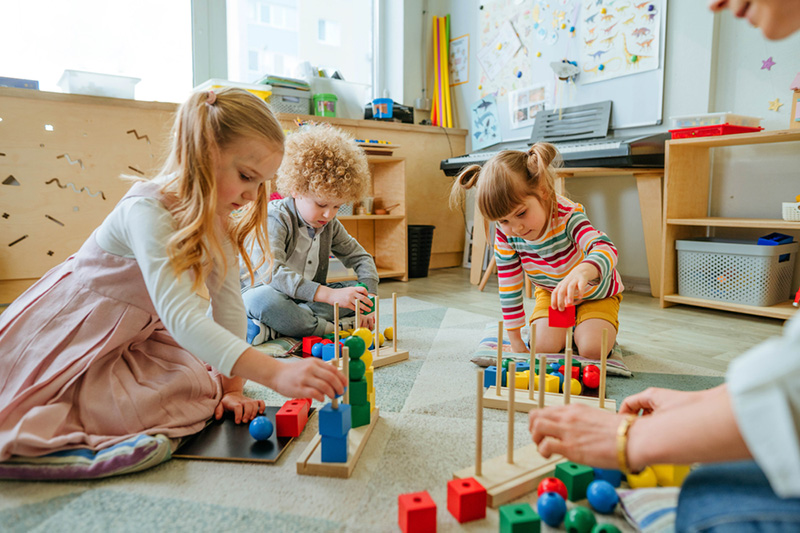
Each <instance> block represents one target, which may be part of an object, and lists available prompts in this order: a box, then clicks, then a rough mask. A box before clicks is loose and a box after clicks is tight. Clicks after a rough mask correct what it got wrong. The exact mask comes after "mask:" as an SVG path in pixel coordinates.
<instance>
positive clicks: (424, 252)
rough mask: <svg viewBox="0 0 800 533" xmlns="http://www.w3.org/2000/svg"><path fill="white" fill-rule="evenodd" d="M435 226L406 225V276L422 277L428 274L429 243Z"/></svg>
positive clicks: (431, 240)
mask: <svg viewBox="0 0 800 533" xmlns="http://www.w3.org/2000/svg"><path fill="white" fill-rule="evenodd" d="M434 229H436V226H428V225H410V226H408V277H409V278H424V277H427V276H428V266H429V265H430V262H431V245H432V244H433V230H434Z"/></svg>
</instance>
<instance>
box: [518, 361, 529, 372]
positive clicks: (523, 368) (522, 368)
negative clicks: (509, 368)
mask: <svg viewBox="0 0 800 533" xmlns="http://www.w3.org/2000/svg"><path fill="white" fill-rule="evenodd" d="M530 369H531V364H530V363H529V362H528V361H522V362H520V363H517V372H525V371H526V370H530Z"/></svg>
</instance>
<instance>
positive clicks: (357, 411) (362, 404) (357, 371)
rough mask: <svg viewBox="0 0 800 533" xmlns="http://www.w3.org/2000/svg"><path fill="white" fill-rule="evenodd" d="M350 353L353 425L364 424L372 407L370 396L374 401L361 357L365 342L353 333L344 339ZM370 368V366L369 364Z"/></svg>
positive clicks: (368, 419) (364, 349) (368, 420)
mask: <svg viewBox="0 0 800 533" xmlns="http://www.w3.org/2000/svg"><path fill="white" fill-rule="evenodd" d="M345 346H347V348H348V350H349V353H350V363H349V367H348V370H349V375H350V386H349V390H350V406H351V408H352V413H353V427H354V428H357V427H361V426H366V425H368V424H369V422H370V418H371V413H372V408H371V403H370V398H373V401H374V389H373V390H372V394H370V386H369V381H368V380H367V378H366V373H367V367H366V365H365V364H364V361H362V360H361V357H362V356H363V355H364V352H366V343H365V342H364V340H363V339H361V337H358V336H356V335H353V336H352V337H348V338H347V340H345ZM370 368H371V366H370Z"/></svg>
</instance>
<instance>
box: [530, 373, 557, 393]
mask: <svg viewBox="0 0 800 533" xmlns="http://www.w3.org/2000/svg"><path fill="white" fill-rule="evenodd" d="M560 385H561V381H560V380H559V379H558V376H553V375H550V374H547V375H546V376H545V377H544V391H545V392H558V389H559V388H560ZM533 390H539V374H534V375H533Z"/></svg>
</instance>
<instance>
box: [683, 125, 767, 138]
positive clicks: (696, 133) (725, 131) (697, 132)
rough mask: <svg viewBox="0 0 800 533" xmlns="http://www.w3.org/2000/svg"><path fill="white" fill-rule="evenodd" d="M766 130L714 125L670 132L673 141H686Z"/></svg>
mask: <svg viewBox="0 0 800 533" xmlns="http://www.w3.org/2000/svg"><path fill="white" fill-rule="evenodd" d="M763 129H764V128H762V127H760V126H759V127H758V128H753V127H751V126H734V125H733V124H714V125H713V126H695V127H691V128H680V129H677V130H669V132H670V133H671V134H672V138H673V139H685V138H687V137H712V136H715V135H732V134H734V133H753V132H756V131H761V130H763Z"/></svg>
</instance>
